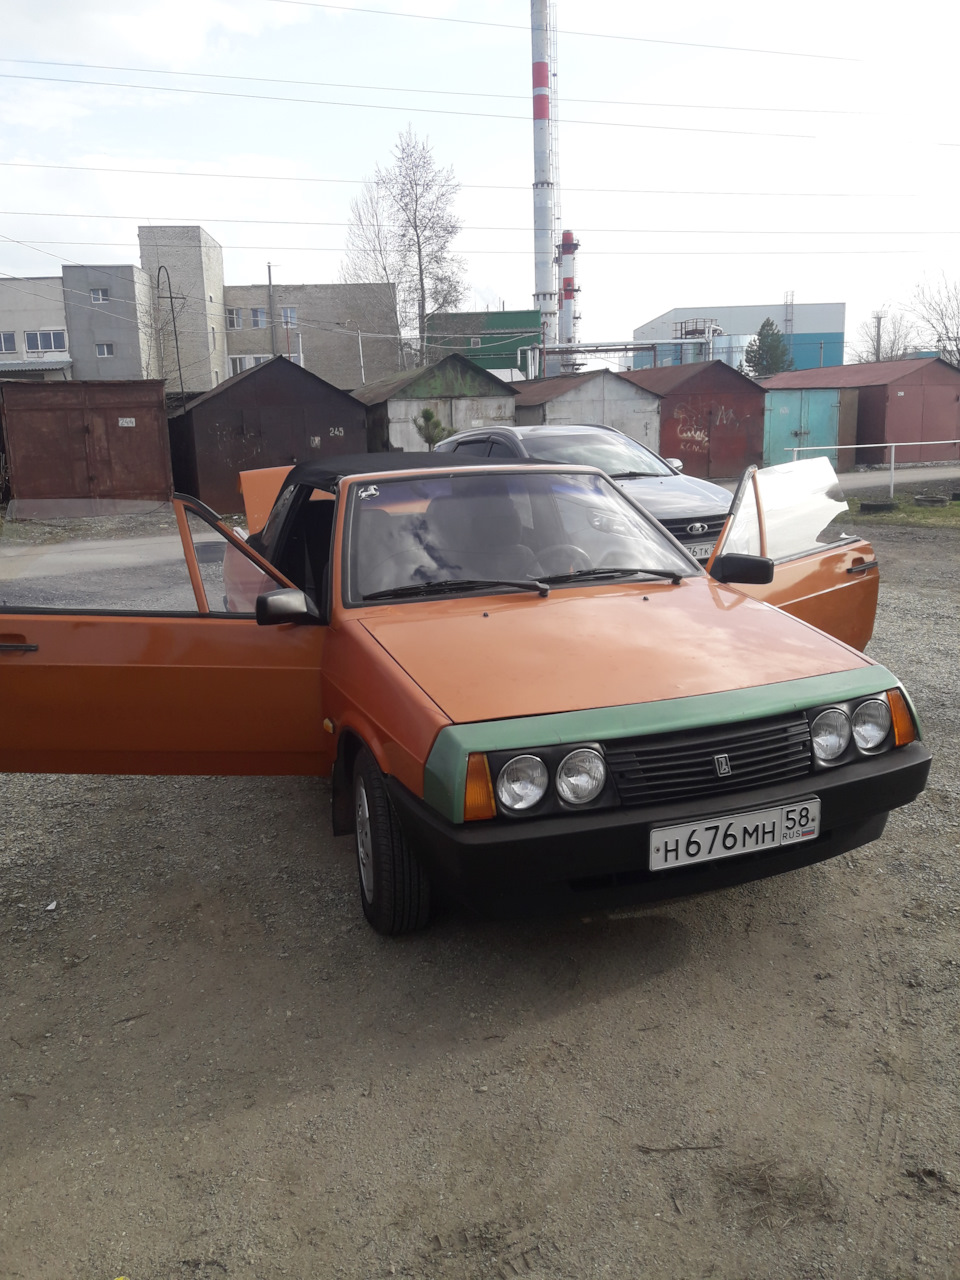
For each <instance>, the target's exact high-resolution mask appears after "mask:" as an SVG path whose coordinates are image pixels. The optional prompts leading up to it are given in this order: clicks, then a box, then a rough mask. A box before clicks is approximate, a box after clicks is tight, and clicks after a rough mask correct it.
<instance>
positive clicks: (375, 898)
mask: <svg viewBox="0 0 960 1280" xmlns="http://www.w3.org/2000/svg"><path fill="white" fill-rule="evenodd" d="M353 815H354V833H355V838H356V849H357V872H358V875H359V879H360V902H361V905H362V906H363V914H364V915H365V916H366V917H367V919H368V920H369V922H370V923H371V924H372V925H373V927H374V929H376V930H377V932H378V933H388V934H397V933H412V932H413V931H414V930H415V929H422V928H423V927H424V926H425V925H426V923H427V921H428V920H429V918H430V882H429V881H428V880H427V877H426V875H425V874H424V871H423V868H422V867H421V866H420V863H419V862H418V861H417V859H416V856H415V855H414V854H413V853H412V852H411V850H410V848H409V846H408V844H407V842H406V839H405V838H404V834H403V831H402V830H401V829H400V823H399V822H398V821H397V815H396V812H395V810H394V808H393V805H392V804H391V803H390V797H389V796H388V795H387V789H386V787H385V785H384V781H383V774H382V773H381V772H380V770H379V768H378V767H377V762H376V760H374V758H373V756H372V755H371V754H370V752H369V751H368V750H367V748H366V747H364V748H362V750H361V751H360V753H359V755H358V756H357V760H356V764H355V765H354V770H353Z"/></svg>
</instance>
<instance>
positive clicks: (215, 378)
mask: <svg viewBox="0 0 960 1280" xmlns="http://www.w3.org/2000/svg"><path fill="white" fill-rule="evenodd" d="M213 385H214V386H215V387H219V385H220V370H219V369H214V371H213Z"/></svg>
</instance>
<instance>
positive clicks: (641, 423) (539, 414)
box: [513, 369, 660, 451]
mask: <svg viewBox="0 0 960 1280" xmlns="http://www.w3.org/2000/svg"><path fill="white" fill-rule="evenodd" d="M513 385H515V386H516V388H517V399H516V407H515V414H516V423H517V426H520V427H525V426H534V425H539V424H540V423H551V424H553V423H584V424H586V423H598V424H601V425H603V426H605V427H616V428H617V430H618V431H622V432H623V433H624V434H625V435H628V436H630V437H631V439H633V440H638V441H639V442H640V444H645V445H646V446H647V448H648V449H654V450H656V451H659V448H660V400H659V397H658V396H656V395H654V394H653V393H652V392H650V391H647V390H646V389H645V388H643V387H637V386H634V385H632V384H631V383H630V382H627V381H626V380H625V379H624V378H622V377H621V376H620V374H619V373H613V372H612V371H611V370H610V369H593V370H591V371H589V372H587V373H572V374H561V375H559V376H558V377H555V378H539V379H537V380H536V381H534V382H518V383H515V384H513Z"/></svg>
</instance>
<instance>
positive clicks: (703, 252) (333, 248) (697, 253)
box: [5, 233, 954, 265]
mask: <svg viewBox="0 0 960 1280" xmlns="http://www.w3.org/2000/svg"><path fill="white" fill-rule="evenodd" d="M860 234H863V233H860ZM878 234H880V233H878ZM951 234H954V233H951ZM5 238H7V239H9V238H11V237H5ZM15 243H17V244H20V243H22V242H21V241H16V242H15ZM32 243H33V244H34V245H38V244H69V245H83V246H85V247H89V248H99V249H133V248H137V247H138V246H137V245H136V244H135V243H134V242H133V241H131V240H34V241H33V242H32ZM26 247H27V248H30V247H31V246H30V245H27V246H26ZM161 247H163V246H161ZM220 248H221V249H232V250H237V251H241V250H242V251H253V250H256V251H257V252H260V253H343V252H344V250H343V247H342V246H341V245H316V244H282V245H281V244H224V245H221V246H220ZM457 252H458V253H461V254H467V255H475V254H480V253H483V254H523V255H525V256H529V254H530V252H531V251H530V250H529V249H472V248H463V249H459V250H457ZM579 252H580V254H581V255H583V254H586V255H588V256H589V257H639V258H660V257H700V258H703V257H706V258H718V257H720V258H722V257H733V258H754V257H760V258H763V257H781V256H786V255H789V256H790V257H804V256H817V255H831V254H837V255H845V256H849V255H851V254H859V255H871V254H874V255H876V254H880V255H884V254H904V253H911V254H912V253H919V252H920V250H919V249H580V250H579ZM50 256H51V257H55V256H56V255H54V254H51V255H50ZM79 265H88V264H83V263H81V264H79Z"/></svg>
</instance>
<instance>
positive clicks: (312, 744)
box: [0, 454, 930, 933]
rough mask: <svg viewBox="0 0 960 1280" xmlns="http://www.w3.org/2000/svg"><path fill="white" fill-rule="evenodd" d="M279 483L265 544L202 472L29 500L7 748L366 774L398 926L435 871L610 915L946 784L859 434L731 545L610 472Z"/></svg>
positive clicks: (9, 670) (833, 846)
mask: <svg viewBox="0 0 960 1280" xmlns="http://www.w3.org/2000/svg"><path fill="white" fill-rule="evenodd" d="M824 468H825V469H824ZM258 482H259V492H258ZM264 484H266V486H267V487H268V489H269V495H268V496H269V498H272V497H273V494H274V493H276V492H277V490H278V489H279V496H277V498H276V502H275V503H274V505H273V507H272V510H271V511H270V514H269V517H268V518H267V519H266V521H265V523H264V522H263V515H264V514H265V512H266V510H267V506H268V501H265V495H264V491H263V486H264ZM245 487H246V490H247V493H248V496H249V504H248V505H249V511H250V513H251V515H252V517H254V518H253V519H252V520H251V527H252V529H253V533H252V535H251V536H250V538H249V539H248V540H244V538H243V537H241V536H239V535H237V534H236V533H235V532H233V531H232V530H231V529H229V528H227V527H226V526H225V525H224V524H222V523H221V522H220V521H219V520H218V518H217V516H216V515H215V514H214V513H213V512H211V511H209V510H207V509H206V508H205V507H204V506H203V505H202V504H201V503H199V502H197V501H196V500H194V499H192V498H187V497H176V498H175V499H174V501H173V502H172V503H171V504H169V505H167V506H163V507H161V508H150V509H143V508H138V507H136V506H135V504H134V505H133V506H130V507H128V508H123V507H122V504H121V506H115V507H113V508H110V509H109V510H107V509H104V507H103V506H100V507H98V508H97V509H95V510H90V511H88V512H86V513H79V514H78V513H77V512H76V511H72V512H71V511H68V510H67V509H66V508H65V507H64V505H63V504H53V505H51V504H45V503H42V502H41V503H34V504H32V505H31V504H23V503H13V504H11V507H10V510H9V511H8V513H7V520H6V522H5V526H4V536H3V539H2V541H0V613H2V617H0V698H2V705H3V707H4V711H5V718H6V723H7V724H8V726H10V725H15V726H16V727H17V728H16V733H15V734H13V733H9V732H8V734H6V735H5V739H4V742H3V744H2V746H0V768H2V769H4V770H7V771H30V772H68V773H73V772H76V773H152V774H189V773H195V774H305V775H310V774H316V775H332V779H333V824H334V830H335V831H336V832H337V833H346V832H349V831H353V832H354V834H355V838H356V850H357V865H358V878H359V887H360V898H361V903H362V906H363V910H364V912H365V914H366V916H367V918H368V920H369V921H370V922H371V924H372V925H373V926H374V928H376V929H378V930H380V931H381V932H384V933H401V932H404V931H407V930H411V929H415V928H418V927H421V926H422V925H424V924H425V923H426V921H427V919H428V916H429V912H430V903H431V895H432V894H434V893H435V892H444V891H446V892H450V893H452V894H453V895H454V896H457V897H459V898H460V899H462V900H464V901H467V902H469V903H470V904H473V905H478V906H483V907H486V908H489V909H499V908H502V907H508V906H509V907H511V908H512V907H514V906H516V905H523V906H526V907H530V908H537V907H541V906H546V905H551V906H556V905H559V906H560V907H565V908H568V909H573V910H577V911H584V910H593V909H597V908H602V907H604V906H610V905H615V904H621V903H624V902H632V901H638V900H650V899H657V898H667V897H675V896H678V895H681V894H686V893H693V892H697V891H700V890H704V889H712V888H716V887H719V886H723V885H730V884H737V883H740V882H743V881H747V880H752V879H755V878H758V877H761V876H766V875H772V874H775V873H777V872H780V871H786V870H789V869H791V868H795V867H799V866H803V865H805V864H807V863H811V862H816V861H818V860H821V859H824V858H828V857H831V856H833V855H834V854H837V853H840V852H842V851H844V850H847V849H852V848H855V847H857V846H858V845H861V844H864V843H865V842H867V841H870V840H873V839H876V838H877V836H879V835H880V833H881V832H882V830H883V827H884V823H885V821H886V817H887V813H888V811H889V810H890V809H891V808H894V807H896V806H898V805H903V804H907V803H909V802H910V801H911V800H913V799H914V798H915V797H916V796H917V795H918V794H919V792H920V791H921V790H922V788H923V786H924V783H925V780H926V776H927V771H928V768H929V760H930V757H929V753H928V752H927V750H926V749H925V748H924V746H923V745H922V743H921V741H920V731H919V727H918V724H917V720H916V716H915V713H914V710H913V708H912V705H911V703H910V700H909V698H908V696H907V694H906V693H905V691H904V690H903V688H902V687H901V685H900V684H899V682H898V681H897V679H896V677H895V676H893V675H891V673H890V672H889V671H887V670H886V669H885V668H884V667H882V666H880V665H879V664H877V663H876V662H874V661H872V660H871V659H870V658H868V657H866V656H864V654H863V653H861V652H859V651H858V650H859V648H861V647H862V646H863V645H864V644H866V642H867V640H868V639H869V636H870V632H871V629H872V625H873V614H874V610H875V607H876V598H877V567H876V560H875V558H874V555H873V552H872V549H871V548H870V546H869V545H868V544H866V543H864V542H862V541H860V540H859V539H856V538H851V537H846V536H844V535H842V534H836V535H831V534H829V533H826V534H825V533H824V529H825V528H826V527H827V526H828V525H829V524H830V522H831V521H832V520H833V519H834V518H835V517H836V516H837V515H838V514H839V512H841V511H842V510H843V509H844V504H843V502H842V498H841V497H840V496H839V492H838V490H837V489H836V478H835V477H834V476H833V473H832V471H831V470H830V468H829V465H828V464H826V463H821V462H819V461H817V462H814V463H797V464H787V465H786V466H784V467H776V468H772V469H770V471H768V472H756V471H753V470H752V471H751V472H750V473H748V475H747V476H746V477H745V479H744V481H743V482H742V484H741V487H740V490H739V491H738V494H737V496H736V498H735V500H734V505H733V508H732V511H731V515H730V517H729V518H728V521H727V525H726V527H725V529H724V532H723V534H722V535H721V538H720V542H719V543H718V545H717V548H716V549H715V551H714V555H713V557H712V560H711V563H710V565H709V572H706V571H704V569H703V568H701V566H700V565H699V564H698V563H697V562H696V561H695V560H693V559H692V558H691V557H690V556H689V555H688V554H687V553H686V552H685V551H684V549H683V548H682V547H681V546H680V544H679V543H677V542H676V541H675V540H674V539H673V538H672V537H671V536H670V535H669V534H668V533H667V532H666V531H665V530H664V529H663V528H662V527H661V526H660V525H658V524H657V522H656V521H654V520H653V519H651V517H649V516H648V515H647V514H646V513H645V512H644V511H643V510H642V508H640V507H638V506H637V505H636V504H635V503H633V502H632V501H631V500H630V499H629V498H627V497H626V496H625V495H624V494H623V493H622V492H621V491H620V490H619V489H617V487H616V486H615V485H614V484H612V482H611V481H610V480H609V479H608V478H607V477H606V476H604V475H603V474H602V473H601V472H599V471H596V470H595V469H592V468H587V467H574V466H556V465H548V466H542V465H529V464H524V463H518V462H516V461H514V460H508V461H505V462H503V463H498V462H495V461H494V460H492V459H488V460H484V461H483V462H482V463H480V464H479V465H478V463H477V461H476V460H475V459H474V460H471V459H465V460H464V461H463V462H462V463H458V460H457V459H456V458H455V457H453V458H451V457H450V456H449V455H443V454H436V455H422V454H421V455H404V454H387V455H382V456H377V455H373V456H370V455H367V456H363V457H360V458H354V459H349V458H334V459H331V460H330V461H329V462H318V463H308V464H303V465H301V466H298V467H296V468H295V469H294V470H292V471H291V472H290V473H289V474H285V473H284V472H282V471H281V472H279V473H276V472H274V473H267V474H265V475H260V476H258V475H257V474H253V475H250V476H247V477H246V478H245ZM258 503H259V516H258ZM261 524H262V526H263V527H262V528H261V527H260V525H261ZM732 584H737V585H732ZM768 601H774V602H775V603H776V604H778V605H779V606H780V607H779V608H774V607H771V604H770V603H768ZM790 615H793V616H790ZM821 628H823V629H821ZM827 631H830V632H832V633H833V634H832V635H829V634H826V632H827Z"/></svg>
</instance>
